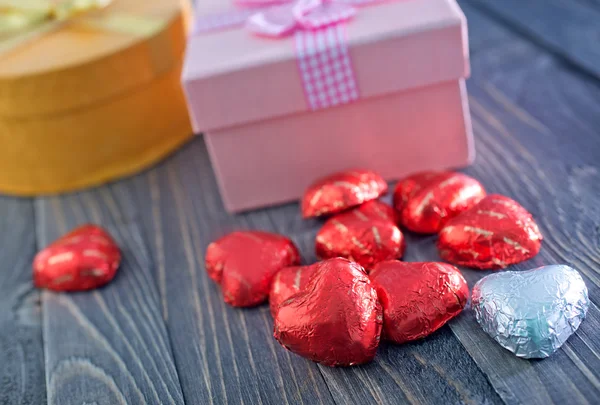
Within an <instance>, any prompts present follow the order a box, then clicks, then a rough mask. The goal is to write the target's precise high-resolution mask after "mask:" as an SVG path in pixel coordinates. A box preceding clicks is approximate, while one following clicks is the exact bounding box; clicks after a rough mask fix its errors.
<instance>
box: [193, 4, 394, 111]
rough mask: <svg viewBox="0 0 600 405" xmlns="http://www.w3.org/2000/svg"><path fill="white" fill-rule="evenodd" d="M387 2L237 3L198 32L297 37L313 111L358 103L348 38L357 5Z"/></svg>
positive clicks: (199, 23) (201, 23) (200, 22)
mask: <svg viewBox="0 0 600 405" xmlns="http://www.w3.org/2000/svg"><path fill="white" fill-rule="evenodd" d="M382 1H385V0H335V1H334V0H237V4H238V5H242V6H244V7H250V8H241V9H236V10H232V11H228V12H225V13H221V14H215V15H209V16H202V17H200V18H199V19H197V20H196V25H195V28H194V33H195V34H202V33H207V32H210V31H216V30H222V29H231V28H236V27H239V26H242V25H244V24H245V25H246V27H247V29H248V30H250V31H251V32H253V33H255V34H257V35H260V36H267V37H274V38H277V37H284V36H287V35H290V34H294V35H295V43H296V59H297V62H298V68H299V71H300V78H301V80H302V85H303V88H304V93H305V96H306V103H307V105H308V107H309V108H310V109H311V110H313V111H315V110H319V109H323V108H330V107H335V106H338V105H342V104H347V103H350V102H352V101H355V100H358V99H359V94H360V93H359V89H358V85H357V83H356V77H355V75H354V70H353V68H352V62H351V59H350V55H349V52H348V45H347V40H346V25H345V24H344V23H345V22H346V21H347V20H349V19H350V18H352V17H353V16H354V15H355V14H356V9H355V8H354V6H366V5H372V4H375V3H379V2H382Z"/></svg>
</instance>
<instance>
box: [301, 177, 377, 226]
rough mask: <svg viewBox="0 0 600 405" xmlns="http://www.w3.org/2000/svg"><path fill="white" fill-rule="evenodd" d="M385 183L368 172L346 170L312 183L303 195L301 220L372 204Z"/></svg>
mask: <svg viewBox="0 0 600 405" xmlns="http://www.w3.org/2000/svg"><path fill="white" fill-rule="evenodd" d="M387 189H388V186H387V183H386V182H385V180H384V179H383V178H382V177H381V176H380V175H379V174H377V173H375V172H373V171H371V170H359V169H356V170H350V171H347V172H341V173H336V174H333V175H331V176H327V177H325V178H322V179H320V180H318V181H316V182H315V183H314V184H312V185H311V186H310V187H309V188H308V190H306V192H305V193H304V197H303V199H302V216H303V217H304V218H310V217H319V216H321V215H329V214H335V213H337V212H340V211H344V210H347V209H348V208H352V207H356V206H358V205H360V204H363V203H365V202H367V201H370V200H375V199H377V198H379V197H380V196H381V195H383V194H385V193H386V192H387Z"/></svg>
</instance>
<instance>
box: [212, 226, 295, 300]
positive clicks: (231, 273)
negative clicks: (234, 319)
mask: <svg viewBox="0 0 600 405" xmlns="http://www.w3.org/2000/svg"><path fill="white" fill-rule="evenodd" d="M205 259H206V271H207V273H208V275H209V276H210V278H212V279H213V280H214V281H216V282H217V283H219V284H220V285H221V290H222V292H223V299H224V300H225V302H226V303H228V304H230V305H232V306H234V307H251V306H255V305H258V304H261V303H262V302H264V301H265V300H266V299H267V297H268V295H269V289H270V287H271V282H272V281H273V277H275V275H276V274H277V272H278V271H279V270H281V269H282V268H284V267H288V266H293V265H297V264H298V263H299V262H300V254H299V253H298V249H297V248H296V246H295V245H294V243H293V242H292V241H291V240H289V239H288V238H285V237H283V236H281V235H277V234H274V233H268V232H261V231H237V232H233V233H230V234H229V235H226V236H224V237H222V238H221V239H219V240H217V241H216V242H213V243H211V244H210V245H208V248H207V250H206V258H205Z"/></svg>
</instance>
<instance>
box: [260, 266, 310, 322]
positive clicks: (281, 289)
mask: <svg viewBox="0 0 600 405" xmlns="http://www.w3.org/2000/svg"><path fill="white" fill-rule="evenodd" d="M319 265H320V263H315V264H313V265H311V266H292V267H286V268H284V269H282V270H280V271H279V272H278V273H277V275H276V276H275V279H274V280H273V283H272V284H271V292H270V293H269V305H270V307H271V315H273V318H275V315H276V314H277V310H278V309H279V305H280V304H281V303H282V302H284V301H285V300H287V299H288V298H290V297H291V296H292V295H294V294H296V293H297V292H299V291H300V290H302V289H304V287H306V285H307V284H308V280H310V278H311V276H312V275H313V274H314V273H315V272H316V271H318V269H319Z"/></svg>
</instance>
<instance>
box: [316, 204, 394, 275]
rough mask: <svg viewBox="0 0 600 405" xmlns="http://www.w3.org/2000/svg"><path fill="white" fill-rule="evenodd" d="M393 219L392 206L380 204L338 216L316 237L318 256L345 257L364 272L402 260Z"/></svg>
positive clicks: (359, 208)
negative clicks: (380, 264) (393, 260)
mask: <svg viewBox="0 0 600 405" xmlns="http://www.w3.org/2000/svg"><path fill="white" fill-rule="evenodd" d="M393 219H394V214H393V212H392V209H391V207H389V206H386V205H385V204H383V203H381V202H379V201H371V202H368V203H366V204H364V205H361V206H360V207H358V208H355V209H353V210H351V211H347V212H343V213H341V214H338V215H336V216H334V217H333V218H330V219H329V220H328V221H327V222H325V224H324V225H323V227H322V228H321V229H320V230H319V233H318V234H317V238H316V243H315V250H316V253H317V257H318V258H320V259H330V258H334V257H344V258H346V259H349V260H352V261H355V262H357V263H358V264H360V265H361V266H363V267H364V268H366V269H367V270H370V269H372V268H373V266H374V265H375V264H376V263H379V262H381V261H384V260H392V259H398V258H401V257H402V255H403V254H404V248H405V241H404V235H403V234H402V232H401V231H400V228H398V226H396V224H395V223H394V222H392V220H393Z"/></svg>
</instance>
